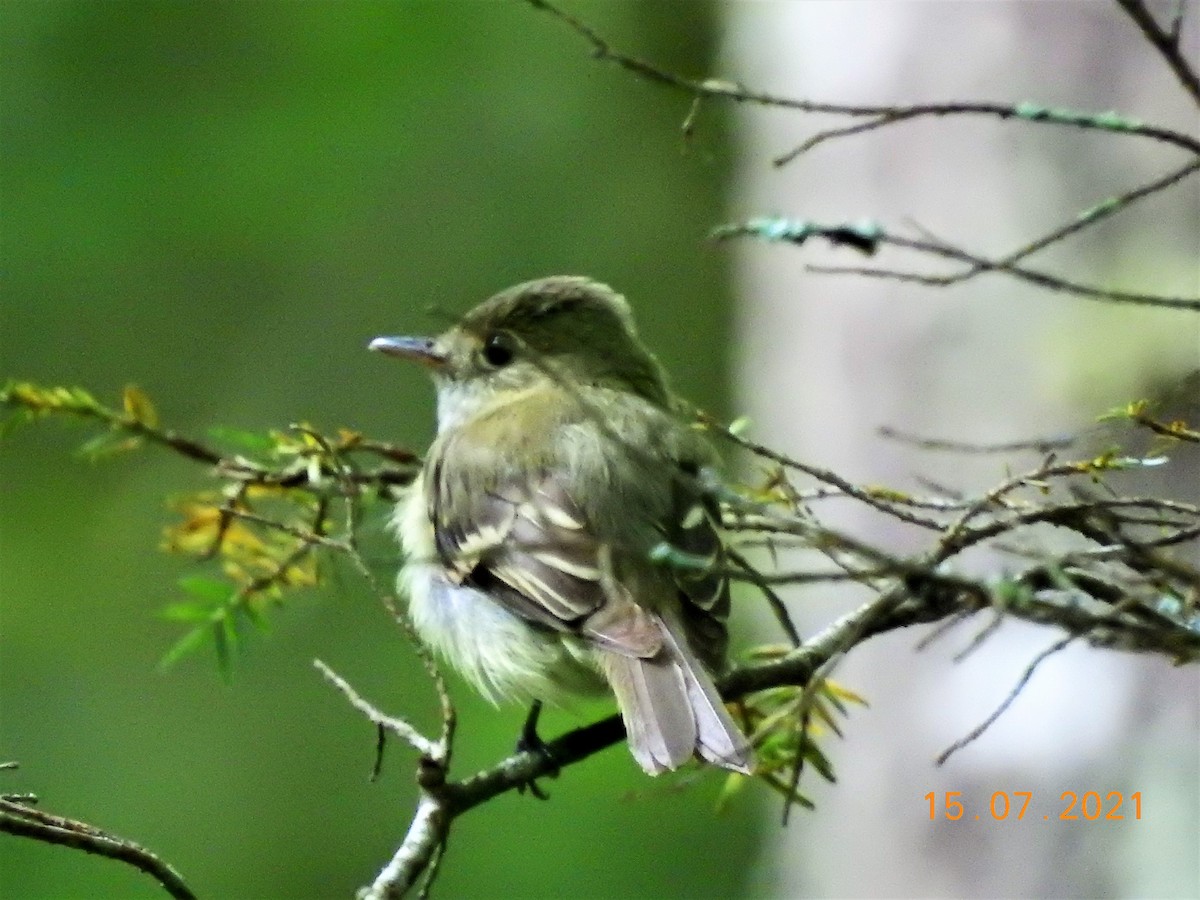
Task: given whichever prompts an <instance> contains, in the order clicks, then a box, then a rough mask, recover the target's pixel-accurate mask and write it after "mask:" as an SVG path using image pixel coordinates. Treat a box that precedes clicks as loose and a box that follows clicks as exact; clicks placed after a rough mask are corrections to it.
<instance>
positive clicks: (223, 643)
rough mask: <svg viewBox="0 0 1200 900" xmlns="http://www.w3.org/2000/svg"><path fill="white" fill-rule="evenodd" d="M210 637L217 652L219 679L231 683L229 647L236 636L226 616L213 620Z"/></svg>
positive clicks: (231, 672) (231, 669)
mask: <svg viewBox="0 0 1200 900" xmlns="http://www.w3.org/2000/svg"><path fill="white" fill-rule="evenodd" d="M212 635H213V644H214V645H215V649H216V651H217V671H219V672H220V673H221V678H222V679H224V680H225V681H226V682H229V681H232V680H233V664H232V661H231V660H230V658H229V647H230V644H232V643H233V642H234V641H235V640H236V639H237V636H236V635H235V634H234V632H233V626H232V625H231V624H230V622H229V616H228V615H222V616H219V617H218V618H216V619H214V620H213V623H212Z"/></svg>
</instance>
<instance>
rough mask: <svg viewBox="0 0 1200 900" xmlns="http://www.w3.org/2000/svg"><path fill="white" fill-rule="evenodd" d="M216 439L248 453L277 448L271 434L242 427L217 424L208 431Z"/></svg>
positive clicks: (266, 451)
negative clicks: (245, 429) (226, 426)
mask: <svg viewBox="0 0 1200 900" xmlns="http://www.w3.org/2000/svg"><path fill="white" fill-rule="evenodd" d="M206 433H207V434H208V436H209V437H210V438H212V439H213V440H214V441H220V442H222V443H224V444H229V445H230V446H231V447H235V448H237V449H239V450H244V451H246V452H248V453H271V452H272V451H273V450H274V449H275V441H274V440H273V439H272V438H271V436H270V435H266V434H259V433H257V432H254V431H243V430H242V429H240V428H224V427H221V426H217V427H214V428H209V429H208V431H207V432H206Z"/></svg>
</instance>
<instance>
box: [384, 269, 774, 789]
mask: <svg viewBox="0 0 1200 900" xmlns="http://www.w3.org/2000/svg"><path fill="white" fill-rule="evenodd" d="M369 347H370V349H372V350H376V351H379V352H381V353H384V354H388V355H391V356H395V357H400V358H403V359H407V360H411V361H415V362H417V363H419V364H421V365H422V366H424V367H425V368H426V369H428V370H429V372H430V374H431V375H432V378H433V382H434V384H435V387H436V393H437V435H436V437H435V439H434V440H433V443H432V445H431V447H430V449H429V452H428V454H427V456H426V458H425V462H424V464H423V468H422V470H421V472H420V474H419V475H418V476H417V477H416V478H415V480H414V482H413V483H412V485H411V486H410V487H409V488H408V489H407V493H406V494H405V495H404V496H403V497H402V498H401V499H400V501H399V502H398V504H397V505H396V508H395V512H394V514H393V517H392V524H393V527H394V530H395V532H396V534H397V536H398V538H399V542H400V544H401V548H402V552H403V559H404V561H403V564H402V566H401V569H400V573H399V577H398V590H399V592H400V594H401V595H403V596H405V597H406V598H407V603H408V614H409V617H410V620H411V622H412V624H413V626H414V628H415V630H416V632H417V634H418V635H419V636H420V638H421V639H422V640H423V641H424V642H425V643H426V644H428V645H429V646H431V647H432V648H434V649H435V650H436V651H437V652H438V653H439V654H440V655H441V656H442V657H444V658H445V659H447V660H448V661H449V662H450V663H451V664H452V665H453V666H454V667H455V668H457V669H458V671H459V672H460V673H461V674H462V675H463V676H464V678H465V679H466V680H467V681H468V682H470V683H471V684H473V685H474V687H475V688H476V689H478V691H479V692H480V693H481V694H482V695H483V696H484V697H485V698H487V699H488V700H490V701H492V702H493V703H499V702H501V701H524V702H529V703H531V704H532V705H531V709H530V716H529V718H528V719H527V721H526V729H525V732H524V736H525V738H526V739H527V740H532V741H533V742H536V743H538V744H540V747H541V748H543V749H544V748H545V747H546V745H545V744H543V743H541V742H540V739H538V738H537V737H536V728H537V716H538V713H539V712H540V711H541V708H542V704H543V703H551V704H560V705H569V704H570V700H571V698H572V697H575V696H581V695H582V696H586V695H595V694H602V693H603V692H604V691H605V690H606V689H607V690H609V691H611V693H612V694H613V695H614V696H615V699H616V702H617V706H618V707H619V709H620V713H621V717H622V719H623V721H624V724H625V730H626V735H627V741H628V745H629V749H630V751H631V753H632V755H633V758H634V759H635V760H636V762H637V763H638V764H639V765H640V766H641V768H642V769H643V770H644V771H645V772H647V773H648V774H650V775H658V774H660V773H662V772H665V771H669V770H674V769H678V768H679V767H680V766H682V765H684V764H685V763H687V762H689V761H690V760H692V759H694V758H695V757H699V758H700V759H702V760H704V761H707V762H709V763H712V764H715V765H717V766H721V767H724V768H726V769H729V770H732V771H736V772H742V773H746V774H750V773H751V772H752V771H753V765H754V761H753V753H752V750H751V747H750V743H749V741H748V740H747V739H746V737H745V735H744V734H743V732H742V730H741V729H740V728H739V727H738V725H737V724H736V723H735V721H734V719H733V717H732V716H731V715H730V713H729V711H728V710H727V709H726V707H725V704H724V702H723V701H722V699H721V696H720V694H719V693H718V691H717V689H716V687H715V684H714V676H715V675H717V674H719V673H720V672H721V671H722V670H723V669H724V668H725V665H726V652H727V645H728V632H727V628H726V619H727V617H728V614H729V607H730V596H729V584H728V581H727V579H726V578H725V577H724V576H723V574H722V561H723V543H722V535H721V531H720V521H719V520H720V513H719V505H718V504H717V502H716V501H715V500H714V499H713V497H712V492H711V491H709V490H706V489H705V487H704V484H705V481H704V476H705V475H706V474H708V473H713V472H715V471H716V469H717V466H718V464H719V459H718V457H717V455H716V453H715V451H714V449H713V448H712V446H711V445H710V443H709V441H708V440H707V438H706V437H705V436H704V434H703V433H702V432H701V431H700V430H698V429H697V428H695V427H693V425H692V423H691V422H690V421H689V419H688V416H687V415H686V412H685V411H686V409H687V407H686V405H685V404H684V403H683V402H682V401H681V400H679V399H677V398H676V397H675V395H674V394H673V393H672V392H671V389H670V387H669V386H668V382H667V377H666V374H665V372H664V370H663V368H662V366H661V365H660V364H659V362H658V361H657V359H656V358H655V357H654V356H653V355H652V354H651V353H650V351H649V350H648V349H647V348H646V347H645V345H644V344H643V343H642V341H641V340H640V338H639V337H638V334H637V330H636V328H635V324H634V320H633V315H632V312H631V308H630V305H629V303H628V302H627V301H626V300H625V298H624V297H622V296H621V295H620V294H618V293H617V292H616V291H614V290H613V289H612V288H610V287H608V286H607V285H604V284H601V283H599V282H596V281H593V280H591V279H589V278H585V277H579V276H554V277H548V278H541V279H537V280H533V281H528V282H525V283H522V284H518V285H516V286H514V287H511V288H508V289H507V290H503V291H501V292H499V293H497V294H495V295H494V296H492V297H490V298H489V299H487V300H485V301H484V302H482V303H481V304H479V305H478V306H476V307H475V308H474V309H472V310H471V311H469V312H468V313H466V314H465V315H464V316H462V318H461V319H460V320H458V321H457V322H456V323H455V324H454V325H453V326H452V327H450V328H449V329H448V330H446V331H445V332H444V333H442V334H440V335H438V336H436V337H379V338H375V339H374V340H372V341H371V342H370V344H369ZM662 547H668V548H673V549H674V550H676V551H678V552H679V553H681V554H686V555H687V556H686V558H687V559H688V560H689V561H691V562H692V564H691V565H688V566H686V567H682V566H675V567H672V566H669V565H664V564H663V562H662V561H661V548H662ZM656 548H660V552H659V556H658V558H656V555H655V549H656ZM697 559H699V560H702V561H703V565H696V564H695V560H697ZM518 746H519V747H520V746H528V743H526V744H524V745H523V744H519V745H518Z"/></svg>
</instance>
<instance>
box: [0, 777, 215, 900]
mask: <svg viewBox="0 0 1200 900" xmlns="http://www.w3.org/2000/svg"><path fill="white" fill-rule="evenodd" d="M22 799H23V800H24V801H25V802H21V801H19V800H17V799H14V798H13V797H12V796H11V795H3V796H0V832H5V833H7V834H15V835H19V836H20V837H27V838H32V839H33V840H35V841H41V842H42V843H45V844H58V845H60V846H63V847H71V848H72V849H75V850H83V851H84V852H86V853H95V854H96V855H98V856H106V857H108V858H109V859H115V860H119V861H120V862H123V863H126V864H127V865H131V866H133V867H134V868H135V869H138V870H139V871H141V872H145V873H146V874H147V875H149V876H150V877H151V878H153V879H154V880H155V881H157V882H158V883H159V884H160V885H162V887H163V890H165V891H166V892H167V893H168V894H170V895H171V896H172V897H175V898H178V900H195V898H196V895H195V894H193V893H192V890H191V888H189V887H188V886H187V884H185V883H184V881H183V878H182V877H181V876H180V874H179V873H178V872H177V871H175V869H174V868H172V867H171V866H170V865H169V864H167V863H166V862H164V861H163V860H162V859H160V858H159V857H158V856H156V855H155V854H153V853H151V852H150V851H149V850H147V849H146V848H145V847H141V846H139V845H138V844H135V843H133V841H127V840H125V839H124V838H119V837H117V836H116V835H114V834H110V833H108V832H105V831H101V830H100V829H99V828H96V827H94V826H92V825H88V824H86V823H84V822H77V821H75V820H74V819H65V818H63V817H61V816H53V815H50V814H49V813H45V812H42V811H41V810H38V809H35V808H33V807H31V806H30V805H29V802H28V798H22Z"/></svg>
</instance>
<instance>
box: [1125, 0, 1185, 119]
mask: <svg viewBox="0 0 1200 900" xmlns="http://www.w3.org/2000/svg"><path fill="white" fill-rule="evenodd" d="M1116 2H1117V5H1118V6H1120V7H1121V9H1123V10H1125V14H1126V15H1128V16H1129V18H1131V19H1133V21H1134V22H1135V23H1136V24H1137V27H1138V28H1140V29H1141V30H1142V34H1143V35H1145V36H1146V40H1148V41H1149V42H1150V44H1151V45H1152V46H1153V47H1154V49H1155V50H1157V51H1158V52H1159V54H1160V55H1161V56H1162V58H1163V59H1165V60H1166V62H1167V65H1168V66H1170V67H1171V71H1172V72H1174V73H1175V77H1176V78H1177V79H1179V83H1180V84H1182V85H1183V88H1184V90H1186V91H1187V92H1188V93H1189V94H1191V95H1192V99H1193V100H1195V101H1196V104H1197V105H1198V106H1200V78H1197V77H1196V71H1195V70H1194V69H1193V68H1192V67H1191V66H1190V65H1189V64H1188V61H1187V60H1186V59H1185V58H1184V56H1183V53H1182V52H1181V51H1180V49H1179V36H1180V30H1181V29H1182V27H1183V24H1182V23H1183V4H1182V3H1181V4H1180V5H1179V7H1178V8H1177V9H1176V11H1175V15H1174V17H1173V21H1172V23H1171V29H1170V31H1166V30H1164V29H1163V28H1162V27H1160V26H1159V24H1158V23H1157V22H1156V21H1154V17H1153V16H1152V15H1150V11H1149V10H1148V9H1146V6H1145V4H1144V3H1142V0H1116Z"/></svg>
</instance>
